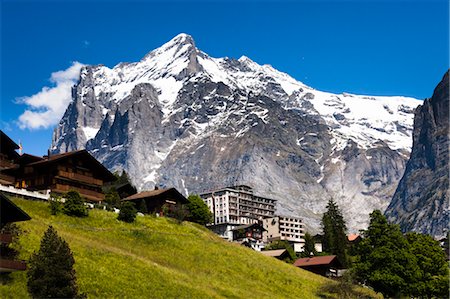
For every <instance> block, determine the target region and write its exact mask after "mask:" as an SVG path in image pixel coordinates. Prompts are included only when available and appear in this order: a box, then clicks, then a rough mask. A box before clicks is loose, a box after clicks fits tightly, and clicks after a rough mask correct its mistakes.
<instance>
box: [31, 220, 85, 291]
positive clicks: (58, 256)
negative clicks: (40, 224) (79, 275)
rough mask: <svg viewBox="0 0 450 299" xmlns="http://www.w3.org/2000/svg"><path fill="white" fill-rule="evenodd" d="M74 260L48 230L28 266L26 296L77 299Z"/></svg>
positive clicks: (53, 233)
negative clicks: (27, 294)
mask: <svg viewBox="0 0 450 299" xmlns="http://www.w3.org/2000/svg"><path fill="white" fill-rule="evenodd" d="M74 263H75V260H74V258H73V256H72V251H71V250H70V248H69V245H68V244H67V243H66V241H64V240H63V239H62V238H61V237H59V236H58V234H57V232H56V230H55V229H54V228H53V227H52V226H50V227H49V228H48V230H47V231H46V232H45V233H44V237H43V238H42V240H41V247H40V248H39V251H38V252H37V253H36V252H35V253H34V254H33V255H32V256H31V258H30V261H29V263H28V265H29V270H28V273H27V278H28V281H27V287H28V292H29V293H30V295H31V297H33V298H77V297H82V296H79V295H78V287H77V284H76V277H75V270H74V269H73V265H74Z"/></svg>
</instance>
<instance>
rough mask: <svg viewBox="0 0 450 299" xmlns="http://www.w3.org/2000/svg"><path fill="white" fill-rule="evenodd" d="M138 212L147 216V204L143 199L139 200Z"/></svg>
mask: <svg viewBox="0 0 450 299" xmlns="http://www.w3.org/2000/svg"><path fill="white" fill-rule="evenodd" d="M138 211H139V212H141V213H142V214H147V213H148V209H147V203H146V202H145V200H144V199H141V201H140V202H139V208H138Z"/></svg>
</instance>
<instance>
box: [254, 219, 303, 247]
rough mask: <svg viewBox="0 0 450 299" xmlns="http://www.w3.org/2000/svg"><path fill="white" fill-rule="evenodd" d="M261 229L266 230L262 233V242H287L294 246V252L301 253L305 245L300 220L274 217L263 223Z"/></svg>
mask: <svg viewBox="0 0 450 299" xmlns="http://www.w3.org/2000/svg"><path fill="white" fill-rule="evenodd" d="M263 227H264V228H265V229H266V230H267V232H265V233H264V238H263V240H264V242H266V243H269V242H272V241H277V240H280V241H288V242H289V243H291V244H293V245H294V251H295V252H301V251H303V245H304V244H305V240H304V236H305V232H304V225H303V221H302V219H301V218H298V217H292V216H274V217H271V218H266V219H264V221H263Z"/></svg>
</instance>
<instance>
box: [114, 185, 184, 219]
mask: <svg viewBox="0 0 450 299" xmlns="http://www.w3.org/2000/svg"><path fill="white" fill-rule="evenodd" d="M122 200H123V201H131V202H134V203H135V206H136V207H139V205H140V204H141V202H144V203H145V205H146V207H147V212H148V213H158V214H160V215H161V216H163V215H164V213H165V212H166V213H169V215H170V214H171V213H172V212H173V211H174V209H175V207H176V206H179V205H184V204H187V203H188V200H187V198H186V197H184V196H183V194H181V193H180V192H178V190H177V189H175V188H169V189H158V188H155V190H152V191H143V192H140V193H136V194H133V195H131V196H128V197H126V198H124V199H122Z"/></svg>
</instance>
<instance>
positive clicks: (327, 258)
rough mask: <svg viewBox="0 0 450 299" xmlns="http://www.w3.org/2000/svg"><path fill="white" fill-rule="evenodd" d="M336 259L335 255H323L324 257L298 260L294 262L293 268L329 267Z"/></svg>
mask: <svg viewBox="0 0 450 299" xmlns="http://www.w3.org/2000/svg"><path fill="white" fill-rule="evenodd" d="M335 259H337V257H336V256H335V255H324V256H313V257H305V258H299V259H298V260H296V261H295V263H294V266H296V267H306V266H319V265H329V264H331V263H332V262H333V261H334V260H335Z"/></svg>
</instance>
